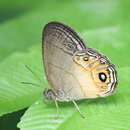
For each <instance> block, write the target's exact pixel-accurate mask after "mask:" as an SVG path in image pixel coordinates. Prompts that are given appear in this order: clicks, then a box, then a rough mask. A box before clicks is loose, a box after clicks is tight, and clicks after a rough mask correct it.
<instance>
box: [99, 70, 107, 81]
mask: <svg viewBox="0 0 130 130" xmlns="http://www.w3.org/2000/svg"><path fill="white" fill-rule="evenodd" d="M99 79H100V80H101V81H102V82H105V81H106V80H107V76H106V74H105V73H103V72H101V73H99Z"/></svg>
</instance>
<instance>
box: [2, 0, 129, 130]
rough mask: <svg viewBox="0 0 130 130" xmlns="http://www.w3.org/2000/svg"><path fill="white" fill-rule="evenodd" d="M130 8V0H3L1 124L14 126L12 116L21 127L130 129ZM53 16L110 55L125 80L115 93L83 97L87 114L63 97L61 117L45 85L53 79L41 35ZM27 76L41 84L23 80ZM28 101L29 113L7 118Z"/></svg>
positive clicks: (89, 43) (52, 19) (83, 104)
mask: <svg viewBox="0 0 130 130" xmlns="http://www.w3.org/2000/svg"><path fill="white" fill-rule="evenodd" d="M129 12H130V2H129V0H125V1H122V0H81V1H78V0H63V1H61V0H53V1H52V0H38V1H33V0H28V1H25V0H22V1H16V0H13V1H9V0H6V1H5V0H1V1H0V116H1V119H0V129H1V130H3V129H4V128H5V126H3V124H6V126H8V127H9V128H11V127H12V126H11V125H12V122H15V123H17V122H19V123H18V124H17V127H18V128H20V129H21V130H33V129H34V130H43V129H52V130H54V129H56V130H68V129H75V130H80V129H82V130H86V129H87V130H92V129H94V130H99V129H100V130H110V129H111V130H120V129H121V130H122V129H125V130H127V129H129V128H130V124H129V122H130V116H129V115H130V102H129V100H130V87H129V85H130V80H129V75H130V60H129V55H130V52H129V49H130V43H129V41H130V26H129V21H130V14H129ZM50 21H61V22H64V23H66V24H68V25H70V26H71V27H72V28H73V29H75V30H76V31H77V32H78V33H79V34H80V35H81V37H82V38H84V40H85V41H86V42H87V44H88V45H89V46H90V47H93V48H95V49H98V50H100V51H101V52H103V53H104V54H105V55H107V56H109V58H110V59H111V61H112V62H113V63H114V64H115V65H116V67H117V70H118V75H119V85H118V89H117V91H116V93H115V94H114V95H112V96H110V97H107V98H99V99H92V100H84V101H78V104H79V106H80V108H81V111H82V112H83V113H85V115H86V117H87V119H82V118H81V117H80V115H79V113H78V112H77V111H76V110H75V108H74V107H73V104H72V103H59V105H60V117H59V118H58V119H55V113H56V109H55V104H54V102H50V103H48V102H46V101H45V100H44V99H43V96H42V93H43V90H44V89H45V88H46V87H49V85H48V83H47V80H46V77H45V74H44V70H43V65H42V55H41V38H42V30H43V27H44V25H45V24H46V23H48V22H50ZM25 65H28V66H29V67H30V68H31V69H32V70H33V71H34V72H35V73H36V74H37V75H38V77H39V78H40V80H41V81H39V80H38V79H36V78H35V77H34V76H33V75H32V73H30V72H29V71H28V70H27V69H26V67H25ZM22 81H27V82H32V83H36V84H38V86H31V85H23V84H21V83H20V82H22ZM27 107H28V109H27V110H26V111H25V113H24V114H23V116H22V114H21V113H20V114H18V113H17V115H20V116H22V117H21V120H20V119H18V118H16V117H15V116H12V118H11V119H10V120H11V122H10V121H7V120H6V119H7V118H8V115H9V113H12V112H16V111H19V110H21V109H24V108H27ZM22 113H23V112H22ZM5 114H6V115H5ZM7 114H8V115H7ZM13 114H15V113H13ZM15 115H16V114H15ZM5 118H6V119H5ZM19 118H20V117H19ZM19 120H20V121H19ZM4 130H5V129H4ZM6 130H7V127H6Z"/></svg>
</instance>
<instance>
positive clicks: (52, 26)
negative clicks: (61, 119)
mask: <svg viewBox="0 0 130 130" xmlns="http://www.w3.org/2000/svg"><path fill="white" fill-rule="evenodd" d="M42 55H43V63H44V68H45V73H46V77H47V80H48V82H49V84H50V86H51V89H45V91H44V96H45V98H46V99H49V100H50V99H54V100H55V103H56V107H57V113H58V103H57V101H67V102H69V101H72V102H73V103H74V105H75V107H76V109H77V110H78V111H79V113H80V114H81V116H82V117H85V116H84V115H83V114H82V113H81V112H80V109H79V107H78V105H77V103H76V100H81V99H90V98H98V97H106V96H109V95H111V94H112V93H113V92H114V91H115V89H116V86H117V84H118V76H117V71H116V68H115V66H114V64H112V63H111V61H110V60H109V59H108V57H106V56H105V55H103V54H102V53H101V52H99V51H97V50H95V49H93V48H89V47H88V46H87V45H86V44H85V42H84V41H83V40H82V38H81V37H80V36H79V35H78V34H77V33H76V32H75V31H74V30H73V29H72V28H71V27H69V26H67V25H65V24H63V23H60V22H55V21H54V22H50V23H48V24H46V25H45V27H44V29H43V35H42Z"/></svg>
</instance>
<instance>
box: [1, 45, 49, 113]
mask: <svg viewBox="0 0 130 130" xmlns="http://www.w3.org/2000/svg"><path fill="white" fill-rule="evenodd" d="M34 49H35V50H37V51H34ZM39 50H41V48H39V47H36V46H35V47H34V48H32V50H31V49H30V50H29V51H28V53H14V54H13V55H11V56H10V57H8V59H7V60H4V62H3V63H1V64H0V81H1V82H0V115H3V114H5V113H9V112H13V111H16V110H19V109H22V108H25V107H28V106H29V105H31V104H32V103H33V102H34V101H36V100H37V99H39V97H41V96H42V91H43V88H44V87H43V86H46V87H47V86H48V84H47V81H46V78H45V74H44V72H43V65H42V57H41V51H39ZM34 57H36V58H35V59H37V62H36V61H35V59H34ZM25 65H28V67H29V68H31V69H32V70H33V71H34V72H36V73H38V77H40V78H42V79H41V82H42V83H41V82H40V81H39V80H38V79H37V77H35V76H34V75H33V74H32V73H31V72H30V71H29V70H28V69H27V68H26V67H25ZM3 70H4V71H3ZM21 82H30V83H35V84H38V85H37V86H32V85H25V84H22V83H21Z"/></svg>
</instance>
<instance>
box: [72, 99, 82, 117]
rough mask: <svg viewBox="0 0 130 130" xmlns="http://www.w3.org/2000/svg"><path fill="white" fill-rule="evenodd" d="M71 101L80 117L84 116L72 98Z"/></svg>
mask: <svg viewBox="0 0 130 130" xmlns="http://www.w3.org/2000/svg"><path fill="white" fill-rule="evenodd" d="M72 102H73V104H74V105H75V107H76V109H77V111H78V112H79V113H80V115H81V117H82V118H85V115H84V114H83V113H81V111H80V109H79V107H78V105H77V103H76V102H75V101H74V100H72Z"/></svg>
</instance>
